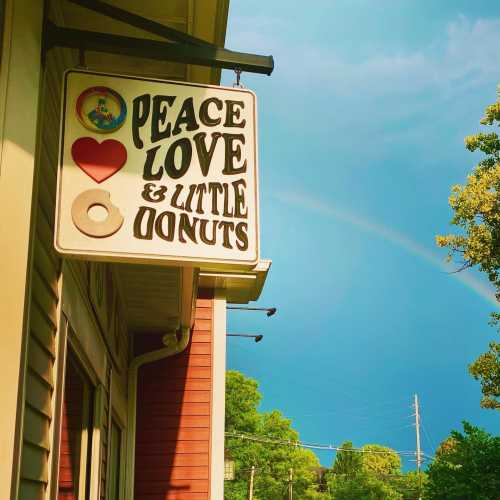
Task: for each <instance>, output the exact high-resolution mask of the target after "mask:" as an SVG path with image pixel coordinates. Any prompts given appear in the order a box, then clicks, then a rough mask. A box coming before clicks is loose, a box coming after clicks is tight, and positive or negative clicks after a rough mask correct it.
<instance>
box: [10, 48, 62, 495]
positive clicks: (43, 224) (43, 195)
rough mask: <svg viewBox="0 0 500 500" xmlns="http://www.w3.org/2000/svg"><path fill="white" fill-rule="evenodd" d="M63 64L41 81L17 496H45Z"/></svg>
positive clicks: (50, 67) (52, 61) (53, 63)
mask: <svg viewBox="0 0 500 500" xmlns="http://www.w3.org/2000/svg"><path fill="white" fill-rule="evenodd" d="M63 70H64V66H63V62H62V56H61V53H60V52H59V51H52V52H51V54H50V55H49V56H48V58H47V61H46V68H45V72H44V79H43V84H42V99H43V101H42V107H41V129H40V135H39V137H40V147H39V151H38V162H37V187H36V193H37V194H38V196H37V206H36V218H35V229H34V230H35V237H34V243H33V261H32V273H31V297H30V305H29V338H28V356H27V372H26V391H25V401H24V420H23V436H22V438H23V441H22V452H21V453H22V455H21V475H20V485H19V498H22V499H23V500H31V499H41V498H44V497H45V489H46V485H47V482H48V458H49V453H50V438H49V430H50V424H51V420H52V410H51V403H52V393H53V390H54V384H55V380H54V362H55V336H56V332H57V328H58V303H59V296H58V279H59V275H60V272H61V260H60V259H59V257H58V256H57V255H56V254H55V251H54V249H53V244H52V241H53V232H54V228H53V224H54V207H55V190H56V175H57V174H56V169H57V154H58V142H59V137H58V136H59V108H60V105H59V99H58V96H59V95H60V86H61V76H62V72H63Z"/></svg>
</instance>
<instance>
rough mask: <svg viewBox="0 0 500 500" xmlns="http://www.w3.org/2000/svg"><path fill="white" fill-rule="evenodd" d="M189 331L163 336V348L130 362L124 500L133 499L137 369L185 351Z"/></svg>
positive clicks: (187, 329)
mask: <svg viewBox="0 0 500 500" xmlns="http://www.w3.org/2000/svg"><path fill="white" fill-rule="evenodd" d="M190 332H191V329H190V328H189V327H181V328H180V337H179V336H178V335H177V333H176V332H173V333H167V334H166V335H164V336H163V339H162V341H163V344H164V345H165V347H163V348H162V349H157V350H156V351H150V352H147V353H145V354H141V355H140V356H137V357H136V358H134V359H133V360H132V362H131V363H130V367H129V372H128V409H127V421H128V424H127V462H126V463H127V466H126V474H125V499H126V500H133V499H134V477H135V476H134V474H135V434H136V409H137V375H138V373H139V368H140V367H141V366H144V365H146V364H149V363H154V362H155V361H160V360H162V359H165V358H169V357H170V356H174V355H175V354H179V353H181V352H182V351H184V350H185V349H186V347H187V346H188V344H189V339H190Z"/></svg>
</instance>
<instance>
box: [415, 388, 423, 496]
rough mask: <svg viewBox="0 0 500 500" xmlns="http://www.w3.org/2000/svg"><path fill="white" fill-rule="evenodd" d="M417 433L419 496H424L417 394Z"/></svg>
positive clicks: (416, 399) (416, 397)
mask: <svg viewBox="0 0 500 500" xmlns="http://www.w3.org/2000/svg"><path fill="white" fill-rule="evenodd" d="M415 435H416V439H417V475H418V498H419V500H420V499H421V498H422V475H421V473H420V468H421V465H422V452H421V451H420V409H419V406H418V396H417V395H416V394H415Z"/></svg>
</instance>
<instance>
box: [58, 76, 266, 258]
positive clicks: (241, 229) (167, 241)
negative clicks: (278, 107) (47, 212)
mask: <svg viewBox="0 0 500 500" xmlns="http://www.w3.org/2000/svg"><path fill="white" fill-rule="evenodd" d="M256 128H257V125H256V98H255V95H254V94H253V93H252V92H250V91H249V90H246V89H239V88H238V89H236V88H224V87H216V86H208V85H199V84H194V83H179V82H171V81H161V80H155V79H149V78H142V77H131V76H121V75H110V74H105V73H95V72H91V71H80V70H69V71H67V72H66V74H65V76H64V90H63V102H62V126H61V142H60V156H59V170H58V182H57V183H58V186H57V205H56V231H55V247H56V249H57V250H58V251H59V252H60V253H62V254H66V255H70V256H75V257H81V258H87V259H94V260H105V261H121V262H143V263H148V262H151V263H154V264H158V263H161V262H164V263H177V264H184V265H191V264H192V265H196V266H201V267H203V264H205V265H206V266H212V265H215V266H217V267H221V266H224V265H227V266H229V267H234V266H236V267H253V266H254V265H255V264H256V263H257V262H258V260H259V215H258V165H257V138H256V136H257V130H256Z"/></svg>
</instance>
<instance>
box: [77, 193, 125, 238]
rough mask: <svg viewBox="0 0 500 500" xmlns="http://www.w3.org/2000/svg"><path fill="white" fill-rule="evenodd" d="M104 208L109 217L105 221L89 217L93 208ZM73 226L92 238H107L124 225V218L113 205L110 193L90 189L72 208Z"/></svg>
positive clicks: (78, 197)
mask: <svg viewBox="0 0 500 500" xmlns="http://www.w3.org/2000/svg"><path fill="white" fill-rule="evenodd" d="M96 206H97V207H102V208H104V209H105V210H106V212H107V216H106V218H105V219H104V220H100V221H98V220H94V219H92V218H91V217H90V216H89V210H90V209H91V208H93V207H96ZM71 218H72V219H73V224H74V225H75V226H76V227H77V228H78V230H79V231H80V232H82V233H83V234H86V235H87V236H91V237H92V238H106V237H108V236H111V235H112V234H115V233H116V232H117V231H118V230H119V229H120V228H121V227H122V224H123V217H122V214H121V213H120V211H119V210H118V208H117V207H116V206H115V205H113V203H111V195H110V193H109V191H104V190H103V189H88V190H87V191H83V193H80V194H79V195H78V196H77V197H76V198H75V200H74V201H73V205H72V206H71Z"/></svg>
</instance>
